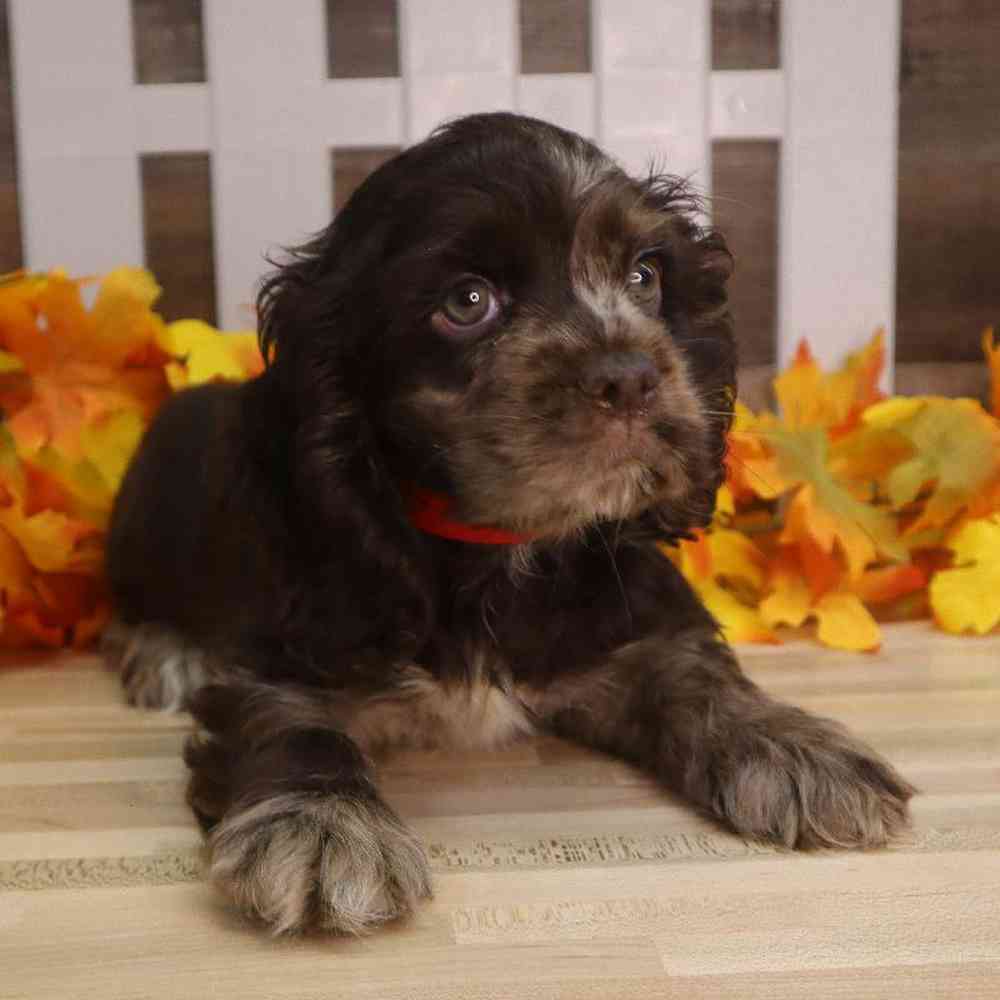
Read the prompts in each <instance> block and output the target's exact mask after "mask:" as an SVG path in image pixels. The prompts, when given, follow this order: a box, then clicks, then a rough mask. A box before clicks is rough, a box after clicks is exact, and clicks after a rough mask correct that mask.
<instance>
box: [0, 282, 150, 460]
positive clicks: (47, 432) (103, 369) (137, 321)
mask: <svg viewBox="0 0 1000 1000" xmlns="http://www.w3.org/2000/svg"><path fill="white" fill-rule="evenodd" d="M158 291H159V289H158V287H157V286H156V284H155V282H153V281H152V279H151V278H150V277H149V276H148V275H147V274H146V273H145V272H143V271H139V270H137V269H130V268H122V269H119V270H118V271H113V272H112V273H111V274H110V275H108V277H107V278H106V279H105V281H104V282H102V283H101V286H100V288H99V290H98V294H97V302H96V303H95V307H94V309H93V310H92V311H90V312H88V311H87V310H86V309H85V308H84V305H83V301H82V299H81V296H80V283H79V282H76V281H72V280H70V279H69V278H67V277H66V276H65V275H64V274H62V273H61V272H53V273H52V274H50V275H47V276H45V277H44V278H39V277H37V276H31V277H26V278H24V279H23V280H22V281H16V282H8V283H4V284H2V285H0V344H2V346H4V347H5V348H7V349H8V350H10V351H11V352H13V353H15V354H16V355H17V357H18V358H19V359H20V360H21V362H22V363H23V368H24V372H23V374H24V375H26V376H28V382H27V383H26V382H25V380H24V378H21V377H19V376H18V374H17V373H15V374H14V375H6V376H3V377H2V378H0V407H2V409H3V411H4V413H5V414H6V415H7V426H8V427H9V429H10V431H11V433H12V434H13V436H14V439H15V441H16V442H17V446H18V451H19V453H20V454H21V455H22V456H25V457H31V456H33V455H35V454H36V453H38V452H39V451H41V450H42V449H43V448H46V447H52V448H55V449H56V450H57V451H58V452H60V453H61V454H62V455H63V456H64V457H66V458H68V459H71V460H76V459H80V458H81V457H83V455H82V446H81V442H80V431H81V429H82V428H83V427H84V426H86V425H87V424H88V423H89V422H90V421H92V420H95V419H99V418H102V417H105V416H107V415H109V414H111V413H115V412H118V411H121V410H126V409H138V410H141V411H142V412H143V413H144V414H146V415H147V416H148V415H151V413H152V411H153V410H155V409H156V407H157V406H158V405H159V404H160V403H161V402H162V400H163V398H164V393H163V388H162V387H163V380H162V376H160V375H159V374H156V375H154V376H153V378H152V379H150V378H148V377H136V376H135V375H133V374H132V373H124V372H122V371H119V370H118V369H117V368H116V367H115V366H116V365H119V364H123V363H124V362H125V360H126V359H127V357H128V356H129V355H130V354H132V353H134V352H136V351H139V350H141V349H142V347H143V345H144V344H146V343H148V342H149V341H150V338H152V337H154V336H155V334H156V332H157V330H158V329H159V328H160V327H161V326H162V321H160V319H159V317H157V316H156V315H155V314H153V313H150V312H149V305H150V304H151V302H152V300H153V299H154V298H155V296H156V294H158ZM144 317H145V318H144Z"/></svg>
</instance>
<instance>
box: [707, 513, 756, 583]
mask: <svg viewBox="0 0 1000 1000" xmlns="http://www.w3.org/2000/svg"><path fill="white" fill-rule="evenodd" d="M707 538H708V547H709V551H710V552H711V555H712V573H713V575H714V576H715V578H716V579H717V580H720V581H726V580H728V581H741V582H743V583H745V584H746V585H747V586H749V587H751V588H753V589H756V590H759V589H760V587H761V585H762V584H763V582H764V556H763V554H762V553H761V551H760V549H758V548H757V546H756V545H754V543H753V542H752V541H751V540H750V539H749V538H747V536H746V535H744V534H742V532H739V531H727V530H725V529H718V528H716V529H714V530H713V531H710V532H709V533H708V535H707Z"/></svg>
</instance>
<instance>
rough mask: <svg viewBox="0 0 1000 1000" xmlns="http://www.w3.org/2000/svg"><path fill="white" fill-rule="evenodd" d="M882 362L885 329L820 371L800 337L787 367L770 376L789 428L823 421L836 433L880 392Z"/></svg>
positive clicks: (849, 425) (854, 422) (851, 422)
mask: <svg viewBox="0 0 1000 1000" xmlns="http://www.w3.org/2000/svg"><path fill="white" fill-rule="evenodd" d="M884 364H885V334H884V332H883V331H882V330H877V331H876V332H875V335H874V336H873V337H872V339H871V341H869V343H868V344H867V345H866V346H865V347H863V348H862V349H861V350H859V351H855V352H854V353H852V354H849V355H848V357H847V360H846V361H845V362H844V364H843V365H842V366H841V367H840V368H839V369H837V370H836V371H835V372H832V373H830V374H824V372H823V371H822V370H821V369H820V367H819V365H818V364H817V363H816V360H815V358H814V357H813V355H812V352H811V351H810V350H809V345H808V344H807V343H806V341H804V340H803V341H800V342H799V347H798V350H797V351H796V354H795V358H794V360H793V361H792V364H791V365H790V366H789V368H788V369H787V371H785V372H783V373H782V374H781V375H779V376H778V377H777V378H776V379H775V380H774V394H775V397H776V398H777V400H778V406H779V409H780V411H781V414H782V417H783V418H784V421H785V424H786V425H787V426H788V427H791V428H803V427H825V428H828V429H829V430H830V432H831V434H833V435H834V436H837V435H839V434H842V433H846V432H847V431H848V430H850V429H851V428H852V427H854V426H856V425H857V423H858V420H859V418H860V415H861V413H862V411H863V410H864V409H865V408H866V407H867V406H870V405H871V404H872V403H874V402H876V401H877V400H878V399H881V398H882V393H881V392H880V391H879V388H878V380H879V378H880V376H881V374H882V368H883V366H884Z"/></svg>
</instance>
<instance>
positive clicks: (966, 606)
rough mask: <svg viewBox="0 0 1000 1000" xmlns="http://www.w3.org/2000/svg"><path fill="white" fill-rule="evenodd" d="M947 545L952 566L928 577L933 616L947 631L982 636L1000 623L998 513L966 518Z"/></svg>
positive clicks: (999, 530) (999, 525) (999, 533)
mask: <svg viewBox="0 0 1000 1000" xmlns="http://www.w3.org/2000/svg"><path fill="white" fill-rule="evenodd" d="M948 547H949V548H950V549H951V552H952V554H953V557H954V562H955V567H954V568H953V569H946V570H942V571H941V572H939V573H937V574H935V576H934V578H933V580H931V584H930V601H931V608H932V609H933V611H934V617H935V618H936V619H937V621H938V623H939V624H940V625H941V627H942V628H944V629H947V630H948V631H949V632H969V631H971V632H977V633H979V634H980V635H984V634H985V633H987V632H989V631H990V630H991V629H994V628H996V627H997V625H998V624H1000V515H994V516H993V517H990V518H984V519H982V520H978V521H968V522H967V523H966V524H964V525H963V526H962V528H961V529H960V530H959V531H958V532H957V533H956V535H955V537H954V538H953V539H952V541H951V544H950V545H949V546H948Z"/></svg>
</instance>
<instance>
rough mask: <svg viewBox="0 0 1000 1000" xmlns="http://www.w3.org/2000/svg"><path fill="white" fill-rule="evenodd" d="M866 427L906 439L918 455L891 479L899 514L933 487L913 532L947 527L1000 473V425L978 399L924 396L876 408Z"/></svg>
mask: <svg viewBox="0 0 1000 1000" xmlns="http://www.w3.org/2000/svg"><path fill="white" fill-rule="evenodd" d="M864 422H865V423H866V424H867V425H868V426H870V427H875V428H882V429H889V428H891V429H892V430H894V431H896V432H897V433H898V434H900V435H902V436H903V437H904V438H905V439H906V440H907V441H908V442H909V443H910V445H911V446H912V448H913V455H912V456H911V457H910V458H908V459H907V460H905V461H903V462H901V463H900V464H899V465H897V466H896V467H895V468H894V469H893V470H892V471H891V472H890V473H889V475H888V478H887V480H886V487H887V491H888V495H889V500H890V502H891V503H892V505H893V507H894V508H896V509H899V508H902V507H905V506H906V505H907V504H910V503H912V502H913V501H914V500H916V499H917V498H918V497H919V496H920V494H921V492H922V491H923V490H924V488H925V487H928V486H933V492H932V493H931V494H930V496H929V497H928V499H927V501H926V503H925V505H924V509H923V511H922V512H921V514H920V516H919V517H918V518H917V519H916V520H915V521H914V522H913V523H912V524H911V525H910V526H909V528H908V529H907V530H908V531H909V532H919V531H923V530H925V529H927V528H933V527H940V526H943V525H946V524H947V523H948V522H949V521H950V520H951V519H952V518H954V517H955V516H956V515H957V514H958V513H960V512H961V511H962V509H963V508H964V507H966V506H967V505H968V504H970V503H971V502H972V501H973V499H974V498H975V497H976V496H977V494H979V493H980V491H981V490H982V489H983V488H984V487H985V486H986V484H987V483H989V482H990V481H991V480H992V479H993V478H994V477H995V476H996V475H997V474H998V472H1000V424H997V422H996V421H995V420H993V419H992V418H991V417H990V416H989V415H988V414H987V413H986V412H985V411H984V410H983V408H982V407H981V406H980V405H979V403H978V402H976V400H974V399H945V398H943V397H937V396H918V397H914V398H910V399H906V400H897V399H892V400H887V401H886V402H884V403H879V404H878V405H876V406H873V407H871V408H870V409H869V410H868V411H867V412H866V413H865V415H864Z"/></svg>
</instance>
